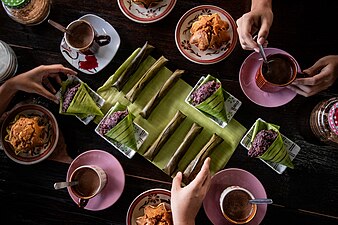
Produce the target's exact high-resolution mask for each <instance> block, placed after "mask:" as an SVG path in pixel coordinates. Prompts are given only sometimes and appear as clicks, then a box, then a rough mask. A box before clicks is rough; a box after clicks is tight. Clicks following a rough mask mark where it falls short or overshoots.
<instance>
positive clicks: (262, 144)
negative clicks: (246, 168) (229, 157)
mask: <svg viewBox="0 0 338 225" xmlns="http://www.w3.org/2000/svg"><path fill="white" fill-rule="evenodd" d="M277 136H278V133H277V132H276V131H274V130H261V131H259V132H258V133H257V135H256V137H255V139H254V141H253V142H252V145H251V148H250V149H249V152H248V155H249V156H250V157H258V156H261V155H262V154H263V153H264V152H266V150H268V148H269V147H270V146H271V145H272V143H273V142H274V141H275V140H276V138H277Z"/></svg>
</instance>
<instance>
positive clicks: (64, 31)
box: [48, 19, 71, 35]
mask: <svg viewBox="0 0 338 225" xmlns="http://www.w3.org/2000/svg"><path fill="white" fill-rule="evenodd" d="M48 23H49V24H50V25H52V26H53V27H55V28H56V29H58V30H59V31H62V32H63V33H67V34H69V35H71V33H70V32H69V31H68V30H67V29H66V28H65V27H64V26H62V25H61V24H59V23H57V22H55V21H53V20H51V19H49V20H48Z"/></svg>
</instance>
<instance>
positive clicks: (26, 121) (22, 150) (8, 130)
mask: <svg viewBox="0 0 338 225" xmlns="http://www.w3.org/2000/svg"><path fill="white" fill-rule="evenodd" d="M58 140H59V128H58V124H57V121H56V119H55V117H54V115H53V114H52V113H51V112H50V111H49V110H48V109H46V108H44V107H42V106H40V105H36V104H25V105H21V106H18V107H16V108H14V109H13V110H12V111H11V112H10V113H9V114H8V116H7V117H6V118H5V120H4V122H3V124H2V127H1V141H2V145H3V149H4V151H5V153H6V155H7V156H8V157H9V158H10V159H12V160H13V161H14V162H17V163H20V164H25V165H30V164H35V163H38V162H41V161H42V160H44V159H46V158H47V157H48V156H49V155H50V154H51V153H52V152H53V151H54V149H55V147H56V145H57V142H58Z"/></svg>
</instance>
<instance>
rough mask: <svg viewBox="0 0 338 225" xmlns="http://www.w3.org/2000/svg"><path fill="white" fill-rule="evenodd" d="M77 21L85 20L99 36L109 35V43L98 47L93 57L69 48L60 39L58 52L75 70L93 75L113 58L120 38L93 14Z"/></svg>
mask: <svg viewBox="0 0 338 225" xmlns="http://www.w3.org/2000/svg"><path fill="white" fill-rule="evenodd" d="M79 19H81V20H86V21H87V22H89V23H90V24H92V25H93V27H94V28H95V30H96V31H97V33H98V34H99V35H109V36H110V37H111V41H110V43H109V44H107V45H105V46H102V47H100V49H99V51H98V52H97V53H95V54H94V55H84V54H81V53H79V52H77V51H75V50H74V49H72V48H70V47H69V46H68V45H67V43H66V42H65V40H64V38H62V41H61V44H60V51H61V53H62V55H63V57H65V59H66V60H67V61H68V62H69V63H70V64H71V65H72V66H74V68H75V69H78V70H79V71H81V72H83V73H86V74H95V73H98V72H99V71H101V70H102V69H103V68H105V67H106V66H107V65H108V63H110V61H111V60H112V59H113V58H114V56H115V54H116V52H117V50H118V49H119V47H120V42H121V40H120V36H119V35H118V33H117V32H116V30H115V29H114V27H113V26H112V25H110V23H108V22H107V21H105V20H104V19H102V18H101V17H98V16H96V15H93V14H87V15H84V16H82V17H80V18H79Z"/></svg>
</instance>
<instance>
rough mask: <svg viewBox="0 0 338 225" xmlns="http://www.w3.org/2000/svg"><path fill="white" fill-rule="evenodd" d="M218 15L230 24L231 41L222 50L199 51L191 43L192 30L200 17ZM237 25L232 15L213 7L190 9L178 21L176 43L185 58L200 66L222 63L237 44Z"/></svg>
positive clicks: (205, 6) (202, 6)
mask: <svg viewBox="0 0 338 225" xmlns="http://www.w3.org/2000/svg"><path fill="white" fill-rule="evenodd" d="M214 13H218V14H219V15H220V17H221V19H222V20H225V21H226V22H228V23H229V25H230V26H229V30H228V32H229V34H230V41H229V42H228V43H225V44H224V45H223V46H222V47H221V48H220V49H217V50H211V49H208V50H206V51H201V50H199V49H198V48H197V47H196V46H195V45H191V44H190V43H189V39H190V36H191V35H190V28H191V26H192V24H193V23H194V22H195V21H196V20H197V19H198V17H199V16H200V15H212V14H214ZM237 39H238V36H237V31H236V23H235V21H234V19H233V18H232V17H231V15H230V14H229V13H228V12H226V11H225V10H223V9H221V8H219V7H217V6H212V5H201V6H197V7H195V8H192V9H190V10H189V11H188V12H186V13H185V14H184V15H183V16H182V17H181V19H180V20H179V21H178V24H177V26H176V30H175V41H176V45H177V47H178V49H179V50H180V52H181V53H182V55H183V56H184V57H186V58H187V59H189V60H190V61H192V62H195V63H198V64H213V63H217V62H220V61H221V60H223V59H225V58H226V57H228V56H229V55H230V53H231V52H232V51H233V50H234V48H235V46H236V43H237Z"/></svg>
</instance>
